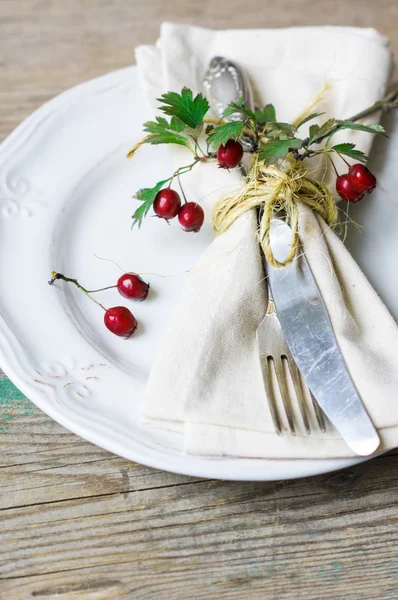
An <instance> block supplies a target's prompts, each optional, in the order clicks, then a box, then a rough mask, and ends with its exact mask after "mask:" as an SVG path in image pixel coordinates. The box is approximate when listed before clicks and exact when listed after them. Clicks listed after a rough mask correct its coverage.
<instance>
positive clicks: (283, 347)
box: [256, 286, 326, 435]
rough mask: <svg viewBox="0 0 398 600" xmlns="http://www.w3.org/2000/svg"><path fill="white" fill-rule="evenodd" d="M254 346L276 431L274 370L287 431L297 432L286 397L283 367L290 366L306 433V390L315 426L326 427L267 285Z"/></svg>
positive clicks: (278, 426) (279, 428)
mask: <svg viewBox="0 0 398 600" xmlns="http://www.w3.org/2000/svg"><path fill="white" fill-rule="evenodd" d="M256 341H257V349H258V354H259V357H260V362H261V371H262V375H263V381H264V387H265V392H266V395H267V399H268V403H269V408H270V412H271V416H272V420H273V422H274V426H275V431H276V433H277V434H278V435H283V427H282V421H283V418H282V416H281V415H280V412H279V409H278V405H277V402H276V393H275V392H276V390H275V389H274V386H273V381H272V380H273V377H272V374H273V372H274V374H275V379H276V383H277V385H278V387H279V392H280V396H281V400H282V405H283V410H284V412H285V416H286V421H287V423H288V428H289V432H290V433H291V434H293V435H294V434H295V433H296V423H295V419H294V411H293V409H292V405H291V402H290V400H291V398H289V396H290V394H289V389H288V386H287V379H286V372H285V369H288V370H289V373H290V377H291V379H292V383H293V388H294V392H295V395H296V399H297V403H298V406H299V409H300V414H301V418H302V420H303V424H304V429H305V431H306V433H307V434H308V435H310V434H311V425H310V422H311V419H310V409H309V407H308V405H307V402H306V399H305V394H304V392H305V390H307V391H308V395H309V396H310V397H311V403H312V407H313V410H314V413H315V417H316V421H317V424H318V427H319V429H320V431H321V432H322V433H325V431H326V420H325V415H324V413H323V411H322V410H321V408H320V407H319V405H318V404H317V402H316V400H315V399H314V397H313V396H312V394H311V392H310V390H309V389H308V387H307V386H306V385H305V383H304V382H303V380H302V378H301V376H300V373H299V370H298V368H297V365H296V363H295V361H294V359H293V357H292V355H291V354H290V350H289V347H288V345H287V342H286V340H285V336H284V335H283V332H282V328H281V324H280V323H279V319H278V315H277V314H276V310H275V304H274V301H273V299H272V295H271V291H270V288H269V286H268V307H267V312H266V314H265V317H264V319H263V320H262V321H261V323H260V325H259V327H258V329H257V332H256Z"/></svg>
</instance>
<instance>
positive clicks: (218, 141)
mask: <svg viewBox="0 0 398 600" xmlns="http://www.w3.org/2000/svg"><path fill="white" fill-rule="evenodd" d="M243 125H244V122H243V121H232V122H231V123H225V124H224V125H219V126H218V127H215V128H214V129H213V130H212V131H211V132H210V133H209V137H208V141H209V143H210V144H211V145H212V146H213V148H214V149H215V150H218V148H219V147H220V146H223V145H225V144H226V143H227V142H228V140H231V139H232V140H237V139H238V137H239V136H240V135H241V134H242V131H243Z"/></svg>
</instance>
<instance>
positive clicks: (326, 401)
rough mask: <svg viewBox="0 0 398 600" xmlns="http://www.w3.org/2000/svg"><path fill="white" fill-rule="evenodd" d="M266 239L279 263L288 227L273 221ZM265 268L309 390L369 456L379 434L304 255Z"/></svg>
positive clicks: (348, 439)
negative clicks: (269, 240)
mask: <svg viewBox="0 0 398 600" xmlns="http://www.w3.org/2000/svg"><path fill="white" fill-rule="evenodd" d="M270 238H271V247H272V251H273V253H274V256H275V257H276V259H277V260H279V261H283V260H284V259H285V258H286V257H287V255H288V253H289V250H290V244H291V239H292V232H291V229H290V227H289V226H288V225H287V223H285V222H284V221H282V220H279V219H273V220H272V222H271V234H270ZM267 272H268V277H269V284H270V287H271V290H272V295H273V298H274V302H275V307H276V311H277V314H278V318H279V321H280V323H281V326H282V330H283V333H284V335H285V338H286V341H287V344H288V346H289V348H290V352H291V353H292V355H293V358H294V360H295V361H296V363H297V366H298V368H299V369H300V372H301V374H302V376H303V377H304V379H305V381H306V383H307V385H308V387H309V388H310V390H311V392H312V394H313V395H314V397H315V399H316V400H317V402H318V404H319V405H320V407H321V408H322V409H323V411H324V412H325V414H326V415H327V416H328V418H329V420H330V421H331V423H333V425H334V426H335V428H336V429H337V431H338V432H339V433H340V435H341V437H342V438H343V439H344V441H345V442H346V443H347V445H348V446H349V447H350V448H351V449H352V450H353V451H354V452H355V453H356V454H359V455H361V456H368V455H369V454H372V453H373V452H374V451H375V450H376V449H377V447H378V446H379V444H380V439H379V436H378V434H377V431H376V429H375V427H374V425H373V423H372V421H371V420H370V418H369V415H368V413H367V412H366V409H365V406H364V405H363V403H362V400H361V398H360V396H359V394H358V392H357V390H356V388H355V385H354V382H353V381H352V379H351V376H350V373H349V371H348V369H347V366H346V363H345V360H344V357H343V355H342V352H341V350H340V348H339V345H338V342H337V339H336V336H335V334H334V331H333V328H332V324H331V322H330V319H329V315H328V313H327V310H326V307H325V304H324V302H323V299H322V296H321V294H320V291H319V289H318V286H317V283H316V281H315V279H314V276H313V274H312V272H311V269H310V267H309V265H308V262H307V260H306V258H305V255H304V254H303V253H301V252H299V253H298V255H297V256H296V258H295V260H294V261H293V263H291V264H289V265H287V266H286V267H284V268H282V269H274V268H272V267H271V266H270V265H267Z"/></svg>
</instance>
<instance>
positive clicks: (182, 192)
mask: <svg viewBox="0 0 398 600" xmlns="http://www.w3.org/2000/svg"><path fill="white" fill-rule="evenodd" d="M177 179H178V185H179V186H180V190H181V194H182V197H183V198H184V202H185V204H186V203H187V197H186V195H185V192H184V190H183V187H182V185H181V179H180V174H179V173H178V175H177Z"/></svg>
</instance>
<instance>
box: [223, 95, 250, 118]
mask: <svg viewBox="0 0 398 600" xmlns="http://www.w3.org/2000/svg"><path fill="white" fill-rule="evenodd" d="M236 113H239V114H240V115H243V116H244V117H246V118H248V119H250V120H251V121H255V116H254V112H253V111H252V110H250V108H249V107H248V106H246V105H245V104H244V99H243V96H241V97H240V98H239V100H237V101H236V102H231V103H230V104H229V106H228V107H227V108H226V109H225V110H224V112H223V118H225V119H226V118H227V117H230V116H231V115H234V114H236Z"/></svg>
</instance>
